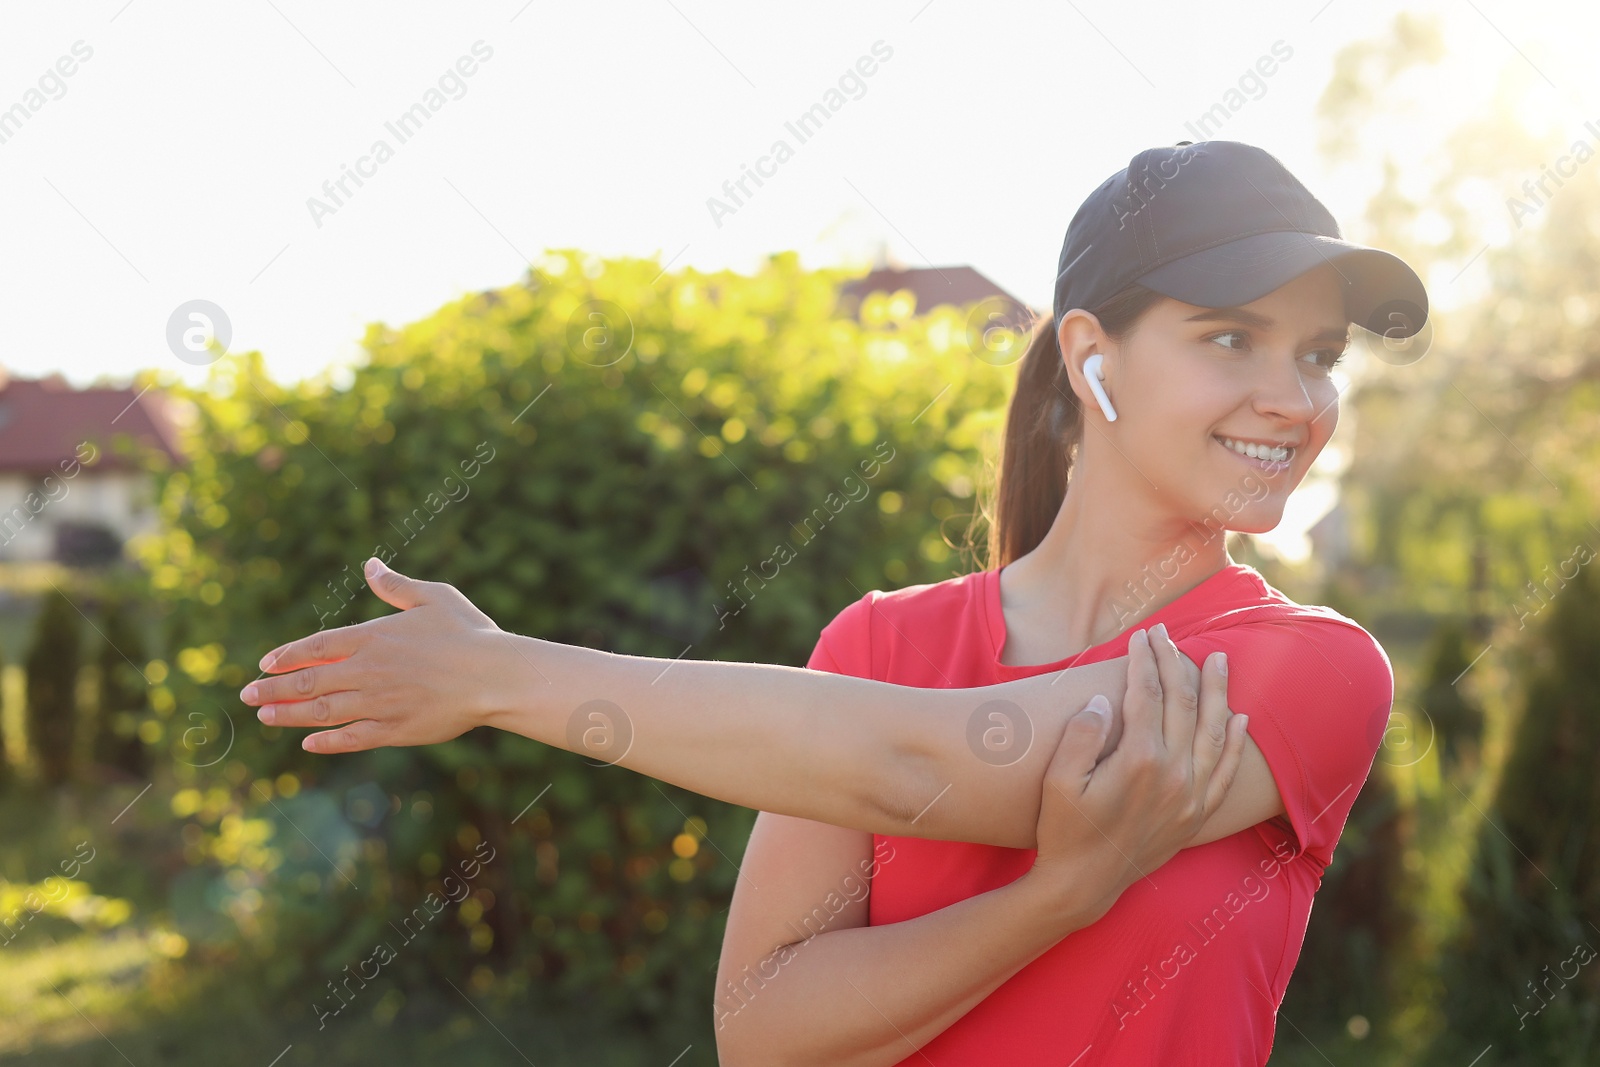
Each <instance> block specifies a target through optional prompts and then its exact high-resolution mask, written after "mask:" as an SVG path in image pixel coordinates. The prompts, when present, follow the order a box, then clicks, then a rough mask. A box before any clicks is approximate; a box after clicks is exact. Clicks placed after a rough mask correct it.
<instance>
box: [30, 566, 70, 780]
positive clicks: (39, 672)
mask: <svg viewBox="0 0 1600 1067" xmlns="http://www.w3.org/2000/svg"><path fill="white" fill-rule="evenodd" d="M81 633H82V617H81V616H80V615H79V614H78V609H77V608H75V607H73V606H72V601H71V600H69V599H68V598H67V595H66V594H65V593H63V592H62V591H61V590H60V589H59V588H52V589H51V591H50V592H48V593H46V594H44V596H43V597H42V598H41V604H40V609H39V615H38V617H37V619H36V620H35V622H34V631H33V643H32V645H31V646H30V648H29V651H28V657H27V671H28V743H29V746H30V747H31V748H32V750H33V754H34V757H35V758H36V759H37V760H38V761H39V762H38V765H39V773H40V776H41V778H42V780H43V781H44V782H45V784H46V785H52V786H55V785H61V784H62V783H63V782H66V781H67V780H68V779H69V778H70V777H71V776H72V770H73V767H72V754H73V743H74V739H75V737H76V736H77V717H78V709H77V680H78V667H79V659H80V643H81Z"/></svg>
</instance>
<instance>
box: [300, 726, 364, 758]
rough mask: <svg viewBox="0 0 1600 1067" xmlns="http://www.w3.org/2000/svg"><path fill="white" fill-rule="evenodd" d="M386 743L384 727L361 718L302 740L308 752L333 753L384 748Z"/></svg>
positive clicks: (301, 745) (301, 744)
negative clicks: (347, 724)
mask: <svg viewBox="0 0 1600 1067" xmlns="http://www.w3.org/2000/svg"><path fill="white" fill-rule="evenodd" d="M384 744H385V742H384V740H383V728H382V727H381V726H380V725H379V724H378V723H376V722H373V721H372V720H371V719H360V720H357V721H356V722H353V723H351V724H350V725H349V726H344V727H341V728H340V729H337V730H323V731H322V732H321V733H315V734H308V735H306V738H305V740H303V741H301V742H300V747H301V748H303V749H305V750H306V751H307V752H316V753H321V754H324V755H333V754H336V753H340V752H365V751H366V750H367V749H371V748H382V747H383V746H384Z"/></svg>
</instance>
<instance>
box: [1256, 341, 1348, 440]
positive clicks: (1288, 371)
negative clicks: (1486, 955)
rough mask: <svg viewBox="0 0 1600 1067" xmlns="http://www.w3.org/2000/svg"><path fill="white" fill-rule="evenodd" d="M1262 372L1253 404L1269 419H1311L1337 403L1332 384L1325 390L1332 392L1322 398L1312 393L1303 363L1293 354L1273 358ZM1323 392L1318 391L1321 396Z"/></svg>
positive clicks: (1288, 420) (1300, 420)
mask: <svg viewBox="0 0 1600 1067" xmlns="http://www.w3.org/2000/svg"><path fill="white" fill-rule="evenodd" d="M1262 374H1263V377H1262V378H1261V379H1260V381H1259V382H1258V384H1257V388H1256V392H1255V398H1254V406H1255V409H1256V412H1257V413H1258V414H1261V415H1263V416H1265V417H1267V418H1269V419H1274V420H1281V421H1283V422H1286V423H1290V424H1296V423H1303V422H1311V421H1312V420H1314V419H1318V418H1321V417H1322V416H1323V415H1324V414H1326V412H1327V409H1328V408H1329V407H1330V406H1331V405H1333V404H1335V403H1337V402H1338V397H1339V394H1338V391H1337V389H1336V388H1334V387H1333V386H1332V383H1329V389H1328V390H1326V392H1329V393H1330V394H1331V395H1329V396H1326V397H1321V399H1320V400H1319V399H1318V398H1317V397H1313V396H1312V395H1311V392H1310V391H1308V390H1307V389H1306V381H1305V376H1304V375H1303V374H1302V373H1301V370H1300V364H1299V362H1298V361H1297V360H1295V359H1294V358H1293V356H1292V355H1290V356H1287V357H1283V358H1274V359H1272V360H1270V361H1269V365H1268V366H1267V367H1265V368H1264V369H1263V371H1262ZM1324 391H1325V390H1320V389H1319V390H1317V392H1318V394H1319V395H1320V394H1321V393H1322V392H1324Z"/></svg>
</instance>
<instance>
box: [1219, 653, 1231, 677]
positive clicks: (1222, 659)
mask: <svg viewBox="0 0 1600 1067" xmlns="http://www.w3.org/2000/svg"><path fill="white" fill-rule="evenodd" d="M1217 673H1218V674H1220V675H1222V676H1223V677H1224V678H1226V677H1227V676H1228V654H1227V653H1226V652H1218V653H1217Z"/></svg>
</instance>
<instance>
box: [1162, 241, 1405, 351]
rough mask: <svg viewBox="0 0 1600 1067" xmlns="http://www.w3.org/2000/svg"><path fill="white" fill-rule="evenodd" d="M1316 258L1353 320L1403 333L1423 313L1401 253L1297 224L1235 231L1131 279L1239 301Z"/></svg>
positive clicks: (1217, 303)
mask: <svg viewBox="0 0 1600 1067" xmlns="http://www.w3.org/2000/svg"><path fill="white" fill-rule="evenodd" d="M1324 264H1328V265H1331V266H1332V267H1333V269H1334V270H1336V271H1337V272H1338V273H1339V275H1340V277H1342V278H1343V279H1344V291H1345V312H1346V315H1347V317H1348V318H1349V321H1351V322H1353V323H1355V324H1356V325H1357V326H1363V327H1365V328H1366V329H1368V330H1371V331H1373V332H1374V333H1379V334H1384V335H1386V336H1389V337H1410V336H1411V335H1412V334H1415V333H1416V332H1417V331H1418V330H1421V329H1422V326H1423V324H1424V323H1425V322H1426V321H1427V318H1428V293H1427V290H1426V289H1425V288H1424V287H1423V285H1422V279H1421V278H1419V277H1417V273H1416V271H1414V270H1412V269H1411V268H1410V267H1409V266H1407V265H1406V262H1405V260H1403V259H1401V258H1400V257H1399V256H1395V255H1392V254H1390V253H1388V252H1385V251H1383V250H1382V249H1378V248H1367V247H1365V246H1364V245H1358V244H1351V243H1350V242H1349V241H1341V240H1339V239H1338V238H1335V237H1323V236H1321V235H1319V234H1312V233H1301V232H1299V231H1297V230H1280V231H1273V232H1270V233H1257V234H1252V235H1251V236H1249V237H1241V238H1239V239H1238V240H1235V241H1229V242H1228V243H1227V244H1221V245H1217V246H1216V247H1214V248H1207V249H1203V250H1202V251H1199V252H1193V253H1190V254H1189V255H1187V256H1184V257H1182V258H1181V259H1175V260H1173V261H1172V262H1171V263H1164V264H1162V265H1161V266H1159V267H1157V268H1156V269H1155V270H1152V271H1150V272H1149V273H1148V274H1145V275H1144V276H1142V277H1140V278H1138V279H1136V280H1137V282H1138V284H1140V285H1142V286H1145V287H1146V288H1148V289H1154V290H1155V291H1156V292H1158V293H1161V294H1162V295H1164V296H1170V297H1172V298H1173V299H1174V300H1181V301H1183V302H1184V303H1185V304H1195V305H1197V306H1199V307H1239V306H1240V305H1243V304H1248V303H1250V302H1251V301H1252V300H1258V299H1260V298H1261V297H1263V296H1266V295H1267V294H1268V293H1270V292H1272V291H1273V290H1274V289H1276V288H1278V287H1279V286H1281V285H1283V284H1285V283H1286V282H1289V281H1292V280H1293V279H1295V278H1298V277H1299V276H1300V275H1302V274H1304V273H1305V272H1306V271H1308V270H1311V269H1312V268H1314V267H1320V266H1323V265H1324Z"/></svg>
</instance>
